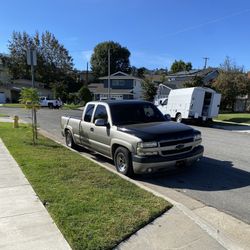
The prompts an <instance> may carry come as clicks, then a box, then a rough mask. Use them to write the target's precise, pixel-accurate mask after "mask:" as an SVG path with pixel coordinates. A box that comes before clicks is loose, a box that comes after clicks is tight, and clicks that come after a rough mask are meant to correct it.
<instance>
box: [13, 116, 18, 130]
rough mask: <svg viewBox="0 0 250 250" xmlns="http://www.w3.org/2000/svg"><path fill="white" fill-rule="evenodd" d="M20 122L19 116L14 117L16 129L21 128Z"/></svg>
mask: <svg viewBox="0 0 250 250" xmlns="http://www.w3.org/2000/svg"><path fill="white" fill-rule="evenodd" d="M18 120H19V117H18V116H17V115H15V116H14V126H13V127H14V128H19V124H18Z"/></svg>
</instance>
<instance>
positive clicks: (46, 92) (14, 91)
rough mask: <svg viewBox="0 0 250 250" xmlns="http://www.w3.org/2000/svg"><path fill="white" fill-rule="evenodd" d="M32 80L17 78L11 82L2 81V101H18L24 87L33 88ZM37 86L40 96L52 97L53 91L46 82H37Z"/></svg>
mask: <svg viewBox="0 0 250 250" xmlns="http://www.w3.org/2000/svg"><path fill="white" fill-rule="evenodd" d="M31 87H32V82H31V80H26V79H17V80H13V81H11V82H2V83H1V84H0V103H5V102H14V103H17V102H18V101H19V98H20V92H21V90H22V88H31ZM35 88H37V90H38V94H39V95H40V96H47V97H49V98H51V97H52V91H51V90H50V89H47V88H45V84H44V83H41V82H35Z"/></svg>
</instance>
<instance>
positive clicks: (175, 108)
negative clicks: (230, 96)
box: [157, 87, 221, 122]
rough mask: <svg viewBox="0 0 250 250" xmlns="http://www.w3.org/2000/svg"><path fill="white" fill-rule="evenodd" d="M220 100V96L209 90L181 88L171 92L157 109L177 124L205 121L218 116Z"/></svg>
mask: <svg viewBox="0 0 250 250" xmlns="http://www.w3.org/2000/svg"><path fill="white" fill-rule="evenodd" d="M220 100H221V94H219V93H217V92H216V91H214V90H213V89H210V88H202V87H194V88H182V89H174V90H171V91H170V93H169V95H168V97H167V98H165V99H164V100H161V103H160V104H159V105H157V107H158V109H159V110H160V111H161V112H162V113H163V114H164V115H166V114H169V115H170V116H171V118H172V119H175V120H176V121H177V122H181V120H182V119H201V120H202V121H206V120H209V119H212V118H213V117H216V116H218V113H219V108H220Z"/></svg>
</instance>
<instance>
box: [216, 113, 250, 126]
mask: <svg viewBox="0 0 250 250" xmlns="http://www.w3.org/2000/svg"><path fill="white" fill-rule="evenodd" d="M216 120H220V121H227V122H236V123H247V124H250V113H231V114H219V116H218V117H216Z"/></svg>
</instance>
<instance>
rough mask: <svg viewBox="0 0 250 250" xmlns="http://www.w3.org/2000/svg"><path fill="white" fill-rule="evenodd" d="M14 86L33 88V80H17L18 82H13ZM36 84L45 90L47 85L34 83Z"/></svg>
mask: <svg viewBox="0 0 250 250" xmlns="http://www.w3.org/2000/svg"><path fill="white" fill-rule="evenodd" d="M13 84H15V85H17V84H18V85H22V86H21V87H31V86H32V81H31V80H27V79H16V80H13ZM34 84H35V87H42V88H44V86H45V83H43V82H37V81H35V82H34Z"/></svg>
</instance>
